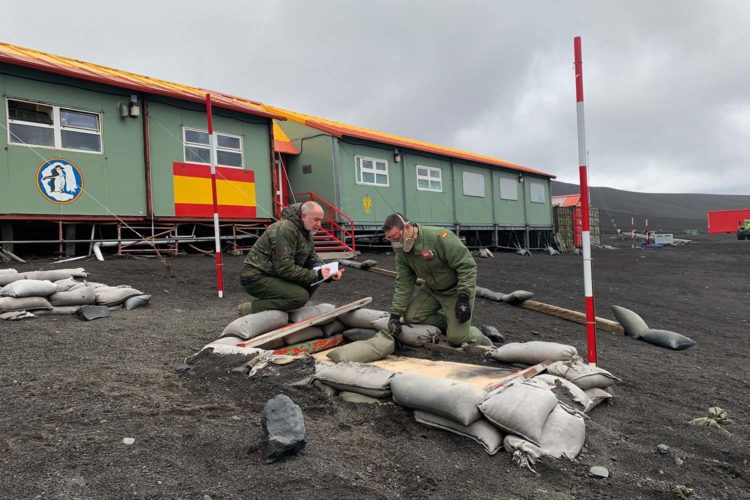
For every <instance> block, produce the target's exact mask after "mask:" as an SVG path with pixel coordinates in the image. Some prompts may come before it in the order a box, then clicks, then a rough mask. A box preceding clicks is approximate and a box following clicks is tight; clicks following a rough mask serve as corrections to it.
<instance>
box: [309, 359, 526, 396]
mask: <svg viewBox="0 0 750 500" xmlns="http://www.w3.org/2000/svg"><path fill="white" fill-rule="evenodd" d="M326 354H327V351H323V352H318V353H315V354H313V357H314V358H315V359H316V360H318V361H320V362H321V363H325V364H330V365H332V364H333V361H331V360H330V359H329V358H328V357H327V356H326ZM368 364H370V365H375V366H379V367H381V368H385V369H386V370H391V371H393V372H396V373H401V372H406V371H410V372H415V373H420V374H422V375H428V376H430V377H441V378H449V379H453V380H460V381H462V382H468V383H470V384H472V385H475V386H477V387H482V388H484V387H487V386H490V385H495V384H498V383H502V382H503V380H509V379H512V378H515V377H516V376H518V373H519V372H520V371H521V370H512V369H508V368H496V367H493V366H484V365H471V364H468V363H456V362H453V361H433V360H430V359H419V358H407V357H404V356H387V357H385V358H384V359H381V360H378V361H372V362H370V363H368Z"/></svg>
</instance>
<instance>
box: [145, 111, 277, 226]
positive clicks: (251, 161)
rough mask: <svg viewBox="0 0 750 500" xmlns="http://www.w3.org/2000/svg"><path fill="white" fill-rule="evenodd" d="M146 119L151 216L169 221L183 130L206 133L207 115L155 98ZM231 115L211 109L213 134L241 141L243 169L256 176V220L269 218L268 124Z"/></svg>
mask: <svg viewBox="0 0 750 500" xmlns="http://www.w3.org/2000/svg"><path fill="white" fill-rule="evenodd" d="M149 115H150V119H149V130H150V138H151V186H152V190H153V206H154V215H156V216H157V217H171V216H174V213H175V211H174V184H173V175H172V164H173V163H174V162H178V163H182V162H184V161H185V153H184V147H183V135H182V131H183V127H188V128H194V129H200V130H207V125H206V113H205V109H204V108H203V107H202V106H199V105H197V104H193V103H187V102H181V101H172V100H170V99H161V98H160V99H159V100H156V98H154V100H151V101H150V103H149ZM232 115H233V114H232V113H231V112H229V111H226V110H221V109H217V108H214V131H215V132H225V133H227V134H232V135H237V136H240V137H242V148H243V161H244V168H245V169H246V170H253V171H254V172H255V198H256V207H257V208H256V217H258V218H272V217H273V206H272V203H273V202H272V193H271V190H272V187H271V152H270V142H269V131H268V127H269V125H268V121H267V120H265V119H262V118H255V117H251V116H246V115H239V116H232Z"/></svg>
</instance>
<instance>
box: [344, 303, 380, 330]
mask: <svg viewBox="0 0 750 500" xmlns="http://www.w3.org/2000/svg"><path fill="white" fill-rule="evenodd" d="M389 316H390V314H388V313H387V312H386V311H378V310H376V309H367V308H366V307H362V308H360V309H355V310H353V311H349V312H346V313H344V314H342V315H341V316H339V321H341V322H342V323H343V324H344V325H346V326H347V327H349V328H373V326H372V322H373V321H375V320H378V319H380V318H387V317H389ZM378 330H380V328H378Z"/></svg>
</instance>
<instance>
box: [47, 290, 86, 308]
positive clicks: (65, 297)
mask: <svg viewBox="0 0 750 500" xmlns="http://www.w3.org/2000/svg"><path fill="white" fill-rule="evenodd" d="M48 300H49V303H50V304H52V305H53V306H85V305H89V304H93V303H95V302H96V291H95V290H94V289H93V288H89V287H81V288H77V289H75V290H70V291H68V292H57V293H53V294H52V295H50V296H49V298H48Z"/></svg>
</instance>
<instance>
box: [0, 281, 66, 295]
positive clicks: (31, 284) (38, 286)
mask: <svg viewBox="0 0 750 500" xmlns="http://www.w3.org/2000/svg"><path fill="white" fill-rule="evenodd" d="M55 292H57V287H56V286H55V284H54V283H52V282H51V281H42V280H30V279H22V280H18V281H14V282H13V283H9V284H7V285H5V286H4V287H3V288H0V296H3V297H16V298H21V297H49V296H50V295H52V294H53V293H55Z"/></svg>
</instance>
